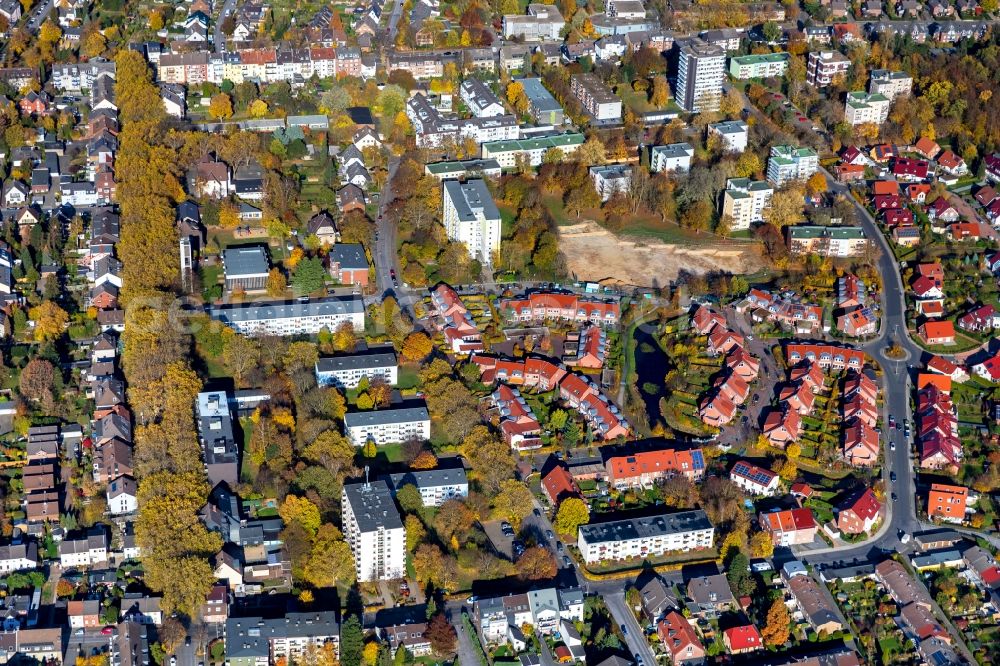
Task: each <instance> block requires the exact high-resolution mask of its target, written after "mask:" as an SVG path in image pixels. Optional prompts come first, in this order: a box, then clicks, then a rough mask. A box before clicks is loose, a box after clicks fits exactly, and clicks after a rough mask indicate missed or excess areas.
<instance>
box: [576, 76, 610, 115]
mask: <svg viewBox="0 0 1000 666" xmlns="http://www.w3.org/2000/svg"><path fill="white" fill-rule="evenodd" d="M570 91H571V92H572V93H573V95H574V96H575V97H576V98H577V99H578V100H580V104H581V105H582V106H583V108H584V109H586V111H587V113H589V114H590V115H592V116H593V117H594V118H595V119H596V120H598V121H609V122H615V121H619V120H621V118H622V100H621V97H618V95H616V94H614V93H613V92H611V89H610V88H608V85H607V84H606V83H604V81H602V80H601V79H600V78H598V76H597V75H596V74H594V73H593V72H583V73H581V74H574V75H573V77H572V79H570Z"/></svg>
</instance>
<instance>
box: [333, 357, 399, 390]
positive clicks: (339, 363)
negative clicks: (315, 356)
mask: <svg viewBox="0 0 1000 666" xmlns="http://www.w3.org/2000/svg"><path fill="white" fill-rule="evenodd" d="M398 372H399V363H398V362H397V361H396V354H395V352H393V351H392V350H391V349H390V350H388V351H375V353H367V354H345V355H343V356H331V357H326V358H321V359H319V360H318V361H316V383H317V384H319V385H320V386H336V387H338V388H347V389H353V388H356V387H357V385H358V382H360V381H361V379H362V378H363V377H367V378H368V381H369V382H371V381H372V380H373V379H375V378H379V379H382V380H383V381H385V383H386V384H389V385H390V386H395V385H396V382H397V381H398Z"/></svg>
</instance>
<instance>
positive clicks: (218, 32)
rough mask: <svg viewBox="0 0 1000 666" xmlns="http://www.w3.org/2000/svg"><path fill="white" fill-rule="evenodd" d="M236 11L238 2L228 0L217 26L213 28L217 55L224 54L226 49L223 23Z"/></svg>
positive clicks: (213, 42)
mask: <svg viewBox="0 0 1000 666" xmlns="http://www.w3.org/2000/svg"><path fill="white" fill-rule="evenodd" d="M235 9H236V0H226V2H225V4H223V5H222V10H221V11H220V12H219V16H218V18H217V19H216V20H215V25H214V26H213V27H212V44H213V46H214V47H215V52H216V53H222V52H223V51H224V50H225V49H226V36H225V35H224V34H222V21H223V20H224V19H225V18H226V17H227V16H229V15H231V14H232V13H233V11H234V10H235Z"/></svg>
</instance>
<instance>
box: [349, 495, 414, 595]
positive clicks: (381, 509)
mask: <svg viewBox="0 0 1000 666" xmlns="http://www.w3.org/2000/svg"><path fill="white" fill-rule="evenodd" d="M341 516H342V520H343V527H344V538H345V539H347V543H348V544H349V545H350V546H351V552H352V553H354V568H355V571H356V572H357V576H358V580H359V581H362V582H368V581H373V580H391V579H393V578H403V577H404V576H406V529H405V528H404V527H403V521H402V520H401V519H400V517H399V511H398V510H397V509H396V503H395V502H394V501H393V499H392V493H390V492H389V485H388V484H387V483H386V482H385V481H381V480H380V481H373V482H371V483H352V484H345V485H344V490H343V492H342V493H341Z"/></svg>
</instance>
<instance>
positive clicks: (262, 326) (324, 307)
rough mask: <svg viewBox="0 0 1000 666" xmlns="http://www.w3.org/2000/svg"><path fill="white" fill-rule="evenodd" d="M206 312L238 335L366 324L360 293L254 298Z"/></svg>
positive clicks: (313, 332) (298, 332)
mask: <svg viewBox="0 0 1000 666" xmlns="http://www.w3.org/2000/svg"><path fill="white" fill-rule="evenodd" d="M208 314H209V316H210V317H211V318H212V319H215V320H216V321H221V322H222V323H223V324H225V325H226V326H229V327H230V328H232V329H233V330H234V331H236V332H237V333H239V334H241V335H248V336H251V337H255V336H266V335H280V336H286V335H317V334H318V333H319V332H320V331H321V330H322V329H324V328H325V329H327V330H328V331H331V332H333V331H335V330H337V327H338V326H340V325H341V324H345V323H348V324H350V325H351V326H352V327H353V328H354V330H355V331H361V330H363V329H364V327H365V308H364V301H363V300H362V299H361V297H360V296H355V295H352V296H327V297H324V298H314V299H299V300H295V301H257V302H255V303H238V304H233V305H219V306H214V307H210V308H209V309H208Z"/></svg>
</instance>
